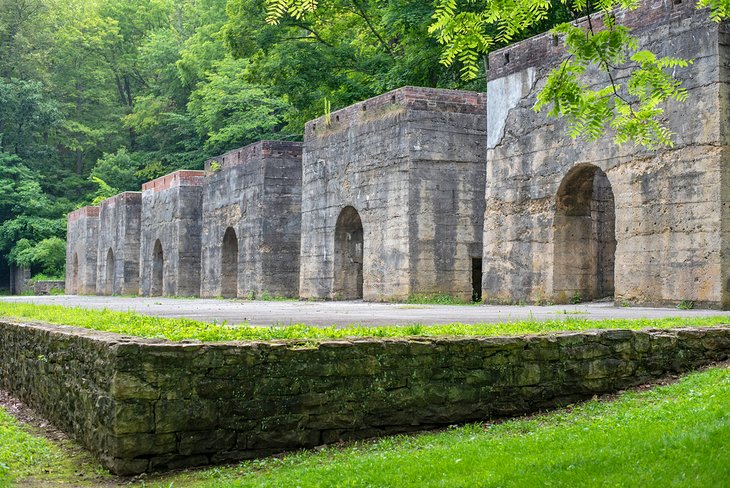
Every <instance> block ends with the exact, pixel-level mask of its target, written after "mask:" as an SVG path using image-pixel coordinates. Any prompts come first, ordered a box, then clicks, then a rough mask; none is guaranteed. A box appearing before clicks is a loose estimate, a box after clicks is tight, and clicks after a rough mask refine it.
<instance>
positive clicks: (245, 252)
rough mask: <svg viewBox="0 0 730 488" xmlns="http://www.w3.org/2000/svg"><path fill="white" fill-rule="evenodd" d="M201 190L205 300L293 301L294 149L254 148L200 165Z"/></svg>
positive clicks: (297, 184) (298, 168)
mask: <svg viewBox="0 0 730 488" xmlns="http://www.w3.org/2000/svg"><path fill="white" fill-rule="evenodd" d="M212 162H215V163H217V164H218V165H219V168H218V169H217V170H216V171H208V172H207V176H206V178H205V184H204V187H203V216H202V221H203V238H202V246H203V247H202V289H201V295H202V296H206V297H214V296H224V297H237V296H238V297H255V296H259V295H260V294H262V293H268V294H270V295H275V296H287V297H294V296H297V294H298V291H299V289H298V288H299V286H298V285H299V248H300V239H299V236H300V227H301V200H302V195H301V188H302V144H301V143H298V142H281V141H262V142H258V143H256V144H251V145H250V146H246V147H244V148H241V149H236V150H234V151H231V152H229V153H226V154H224V155H223V156H221V157H219V158H215V159H213V160H211V161H209V162H208V169H209V170H210V163H212Z"/></svg>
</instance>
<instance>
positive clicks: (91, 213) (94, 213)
mask: <svg viewBox="0 0 730 488" xmlns="http://www.w3.org/2000/svg"><path fill="white" fill-rule="evenodd" d="M98 216H99V207H97V206H94V205H89V206H86V207H81V208H79V209H76V210H74V211H73V212H71V213H69V214H68V220H69V221H73V220H77V219H80V218H81V217H98Z"/></svg>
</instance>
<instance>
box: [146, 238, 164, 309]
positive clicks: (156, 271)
mask: <svg viewBox="0 0 730 488" xmlns="http://www.w3.org/2000/svg"><path fill="white" fill-rule="evenodd" d="M164 278H165V257H164V254H163V253H162V243H161V242H160V240H159V239H157V240H156V241H155V246H154V248H153V249H152V283H151V287H150V295H152V296H160V295H162V294H163V291H164V289H165V288H164V287H165V279H164Z"/></svg>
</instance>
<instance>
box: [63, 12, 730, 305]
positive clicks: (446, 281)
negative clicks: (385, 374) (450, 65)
mask: <svg viewBox="0 0 730 488" xmlns="http://www.w3.org/2000/svg"><path fill="white" fill-rule="evenodd" d="M616 16H617V17H618V20H619V21H620V22H621V23H622V24H624V25H627V26H629V27H631V28H633V33H634V34H635V35H636V36H637V37H638V39H639V43H640V45H641V46H642V47H646V48H648V49H651V50H652V51H654V52H656V53H658V54H659V55H671V56H681V57H683V58H687V59H693V60H694V64H693V65H692V66H691V67H690V68H687V69H678V70H677V75H678V76H679V77H680V78H681V79H682V81H683V83H684V86H685V87H686V89H687V90H688V92H689V99H690V100H691V102H688V103H682V104H678V103H670V104H669V105H668V107H667V109H666V124H667V125H668V126H669V128H670V129H671V130H672V131H674V133H675V134H676V136H675V145H674V147H673V148H671V149H667V150H661V151H658V152H650V151H648V150H645V149H642V148H638V147H636V146H634V145H630V144H625V145H623V146H621V147H618V146H616V145H615V144H614V142H613V140H611V139H610V138H609V137H606V138H604V139H602V140H600V141H598V142H596V143H585V142H581V141H574V140H572V139H570V138H569V137H568V136H567V135H566V134H567V131H566V129H565V127H564V126H563V125H562V122H561V121H555V120H554V119H547V118H546V116H545V114H544V113H539V114H536V113H534V111H533V106H534V104H535V97H536V93H538V92H539V90H540V88H542V86H544V84H545V80H546V77H547V75H548V73H549V71H550V70H551V69H552V68H554V67H555V66H558V64H559V63H560V61H561V60H562V59H563V57H564V56H565V53H564V48H563V47H562V45H561V43H559V42H556V39H555V38H554V37H553V36H552V35H551V34H544V35H540V36H536V37H534V38H532V39H528V40H526V41H523V42H521V43H517V44H515V45H512V46H509V47H507V48H505V49H503V50H501V51H496V52H494V53H492V55H491V57H490V63H489V64H490V69H489V80H488V95H489V98H488V101H487V96H486V95H485V94H479V93H471V92H460V91H450V90H436V89H425V88H413V87H406V88H401V89H399V90H395V91H393V92H390V93H387V94H384V95H381V96H379V97H375V98H373V99H370V100H367V101H364V102H361V103H358V104H355V105H353V106H351V107H348V108H345V109H343V110H340V111H337V112H334V113H332V114H328V115H327V116H326V117H322V118H320V119H317V120H314V121H311V122H309V123H308V124H307V125H306V129H305V134H304V144H303V145H300V144H297V143H284V142H260V143H257V144H253V145H251V146H249V147H246V148H242V149H238V150H236V151H232V152H230V153H227V154H225V155H223V156H221V157H220V158H217V159H216V160H215V162H216V163H217V165H218V166H220V167H219V168H214V169H216V171H211V170H210V167H209V168H208V169H209V171H207V173H205V175H206V176H204V173H203V172H191V171H182V172H178V173H174V174H172V175H168V176H166V177H164V178H161V179H158V180H155V181H153V182H150V183H147V184H146V185H145V186H144V188H143V192H142V219H141V226H140V230H139V234H140V235H141V245H140V247H141V249H140V258H139V262H140V270H139V275H140V277H141V279H140V288H141V292H142V293H143V294H145V295H150V294H152V295H158V294H164V295H198V294H200V293H202V295H204V296H239V297H243V296H255V295H258V294H262V293H265V292H266V293H269V294H271V295H286V296H291V295H296V294H297V292H298V294H299V296H300V297H302V298H323V299H356V298H364V299H366V300H386V299H404V298H407V297H408V296H409V295H413V294H432V293H434V294H435V293H439V294H448V295H452V296H455V297H459V298H470V297H475V298H483V299H484V300H485V301H490V302H491V301H497V302H517V301H530V302H543V301H550V302H566V301H569V300H571V299H575V298H579V299H581V300H588V299H600V298H604V297H613V298H615V300H617V301H620V302H623V301H627V302H632V303H655V304H671V303H677V302H680V301H683V300H690V301H693V302H695V303H696V304H698V305H701V306H712V307H725V308H728V307H730V260H729V259H727V256H730V202H729V201H728V200H729V199H730V196H729V195H730V190H729V189H728V181H729V180H730V164H728V163H730V161H728V160H729V159H730V155H729V154H730V152H729V151H728V149H729V139H730V125H729V124H728V123H727V122H726V119H727V118H728V117H727V113H728V110H729V106H728V100H729V99H730V96H729V92H728V82H729V81H730V74H728V70H727V69H726V68H727V65H728V63H729V61H728V60H729V59H730V50H729V48H728V47H727V46H728V45H730V29H729V28H728V24H726V23H720V24H716V23H714V22H712V21H711V20H710V19H709V18H708V15H707V12H706V11H697V10H696V9H695V8H694V5H692V4H691V3H689V2H684V3H682V2H676V1H673V0H672V1H670V0H663V1H651V2H649V1H648V0H647V1H645V2H644V3H643V5H642V6H641V7H640V8H638V9H637V10H634V11H620V10H619V11H617V12H616ZM595 25H600V18H596V19H594V26H595ZM593 76H594V77H595V79H594V80H593V81H595V82H596V83H605V82H606V80H603V79H600V75H599V74H598V73H594V74H593ZM618 82H619V83H621V82H625V80H622V79H619V80H618ZM127 195H130V194H127ZM125 198H131V197H129V196H128V197H125ZM129 205H131V204H129ZM111 206H112V202H109V203H105V204H104V205H102V217H103V218H102V232H101V234H100V235H101V239H102V241H101V242H100V246H99V247H98V250H97V244H96V240H95V239H96V230H95V227H94V226H95V225H96V224H95V222H96V220H95V218H96V215H94V214H93V212H98V209H97V210H92V209H86V210H82V211H78V212H76V213H73V214H71V215H70V216H69V253H68V269H69V272H68V275H69V276H68V278H67V289H68V290H69V291H70V292H72V293H74V292H79V293H94V292H95V291H96V292H98V293H117V292H120V293H130V292H133V291H134V288H135V284H134V278H133V276H132V275H134V271H133V268H134V266H135V265H136V264H135V263H134V257H133V255H134V252H133V248H134V246H135V244H134V238H133V236H132V234H133V233H135V230H134V227H133V219H132V220H129V222H130V223H129V224H127V223H125V221H124V220H123V218H122V217H121V216H119V217H117V216H110V217H109V218H110V220H109V222H107V219H106V215H107V213H108V212H107V210H105V208H109V212H111ZM129 212H132V210H131V207H130V209H129ZM110 215H111V214H110ZM125 215H127V214H125ZM105 229H114V230H115V231H119V232H121V233H122V234H123V235H124V236H125V238H127V239H128V242H127V243H126V244H125V245H124V246H125V249H126V250H129V252H127V251H126V250H125V255H124V257H123V258H122V257H121V256H119V252H120V251H118V250H117V249H116V248H114V247H113V246H112V245H111V244H110V241H111V239H112V238H111V236H110V235H108V234H109V231H108V230H105ZM300 236H301V237H300ZM117 240H118V239H117ZM300 240H301V243H300ZM97 252H98V258H97ZM110 253H111V254H110ZM127 254H129V257H127ZM112 258H113V260H114V266H115V269H116V270H117V272H115V274H114V275H113V276H114V280H117V279H119V280H120V282H119V284H117V283H116V281H114V282H113V283H111V281H110V279H108V278H109V277H110V276H112V275H110V274H109V273H108V272H107V270H108V269H110V266H107V264H106V263H107V262H110V263H111V262H112V261H111V260H112ZM97 262H98V264H97ZM120 263H121V264H120ZM120 267H122V268H124V270H125V274H124V278H121V277H120V278H116V276H117V275H118V272H119V270H120ZM127 271H128V272H127ZM482 271H484V272H483V273H482ZM297 288H298V290H297Z"/></svg>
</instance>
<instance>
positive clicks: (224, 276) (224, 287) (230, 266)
mask: <svg viewBox="0 0 730 488" xmlns="http://www.w3.org/2000/svg"><path fill="white" fill-rule="evenodd" d="M221 296H223V297H226V298H235V297H237V296H238V237H236V231H235V230H233V227H229V228H227V229H226V232H225V234H224V235H223V248H222V250H221Z"/></svg>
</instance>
